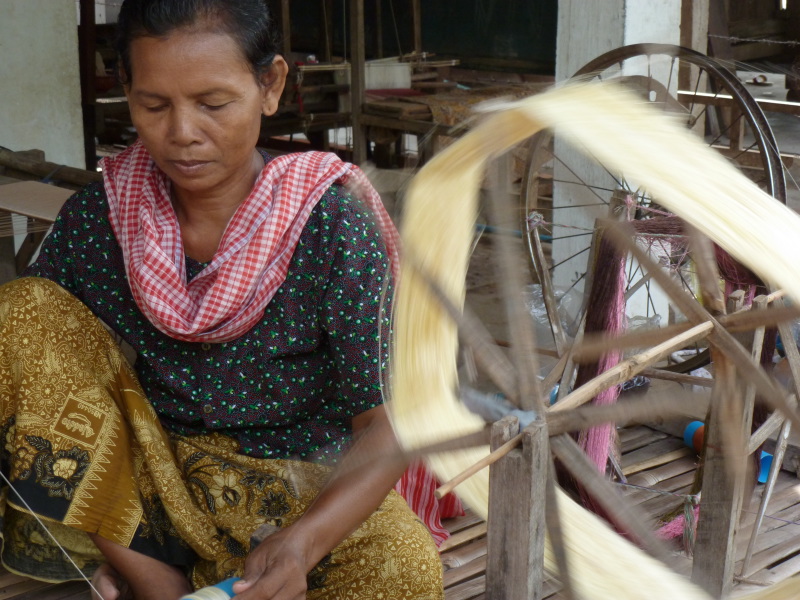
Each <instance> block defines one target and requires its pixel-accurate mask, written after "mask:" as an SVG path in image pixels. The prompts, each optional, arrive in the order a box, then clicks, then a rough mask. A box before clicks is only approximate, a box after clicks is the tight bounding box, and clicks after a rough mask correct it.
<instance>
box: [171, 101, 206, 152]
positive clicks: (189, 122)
mask: <svg viewBox="0 0 800 600" xmlns="http://www.w3.org/2000/svg"><path fill="white" fill-rule="evenodd" d="M170 117H171V118H170V130H169V134H170V138H171V139H172V141H173V142H175V143H176V144H179V145H182V146H187V145H189V144H192V143H195V142H199V141H200V140H201V137H202V136H201V135H200V127H199V125H198V122H197V115H195V114H194V111H192V110H191V109H188V108H177V107H176V108H174V109H173V110H172V114H171V116H170Z"/></svg>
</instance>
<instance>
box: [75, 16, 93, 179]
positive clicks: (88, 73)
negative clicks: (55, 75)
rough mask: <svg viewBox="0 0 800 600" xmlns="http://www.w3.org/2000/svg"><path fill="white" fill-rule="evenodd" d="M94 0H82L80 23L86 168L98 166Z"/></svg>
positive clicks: (79, 43)
mask: <svg viewBox="0 0 800 600" xmlns="http://www.w3.org/2000/svg"><path fill="white" fill-rule="evenodd" d="M94 4H95V1H94V0H80V19H81V22H80V24H79V25H78V55H79V65H80V77H81V107H82V108H83V150H84V154H85V160H86V168H87V169H89V170H90V171H93V170H94V169H95V167H96V166H97V155H96V150H95V145H94V137H95V133H96V131H97V122H96V120H95V119H96V106H95V103H96V97H95V96H96V92H95V68H96V67H95V50H96V44H95V18H94V9H95V6H94Z"/></svg>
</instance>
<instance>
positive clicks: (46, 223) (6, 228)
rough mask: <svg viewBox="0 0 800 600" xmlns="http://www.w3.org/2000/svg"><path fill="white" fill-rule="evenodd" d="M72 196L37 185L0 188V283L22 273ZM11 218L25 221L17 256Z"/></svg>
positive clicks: (19, 184)
mask: <svg viewBox="0 0 800 600" xmlns="http://www.w3.org/2000/svg"><path fill="white" fill-rule="evenodd" d="M73 193H74V192H73V191H72V190H68V189H64V188H60V187H56V186H54V185H47V184H45V183H40V182H38V181H17V182H15V183H6V184H5V185H0V283H5V282H6V281H10V280H12V279H15V278H16V277H17V275H18V274H19V273H21V272H22V271H23V269H25V267H26V266H27V265H28V263H29V262H30V260H31V258H32V257H33V255H34V254H35V252H36V250H37V249H38V248H39V245H40V244H41V243H42V240H43V239H44V237H45V234H46V232H47V230H48V229H49V228H50V225H52V224H53V221H55V220H56V216H58V211H59V210H61V206H62V205H63V204H64V202H65V201H66V200H67V198H69V197H70V196H71V195H72V194H73ZM14 215H20V216H23V217H26V218H27V227H26V235H25V239H24V240H23V242H22V244H21V246H20V248H19V250H18V251H17V252H15V251H14V234H15V231H14V226H13V221H12V219H13V216H14Z"/></svg>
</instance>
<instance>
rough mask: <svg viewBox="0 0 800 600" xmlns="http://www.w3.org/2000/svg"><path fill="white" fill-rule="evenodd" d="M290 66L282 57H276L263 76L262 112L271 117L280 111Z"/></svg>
mask: <svg viewBox="0 0 800 600" xmlns="http://www.w3.org/2000/svg"><path fill="white" fill-rule="evenodd" d="M288 73H289V65H287V64H286V61H285V60H284V58H283V57H282V56H276V57H275V59H274V60H273V61H272V65H270V67H269V69H267V70H266V71H265V72H264V73H262V74H261V112H262V113H263V114H264V115H265V116H267V117H269V116H271V115H274V114H275V112H276V111H277V110H278V105H279V103H280V100H281V94H282V93H283V87H284V85H286V75H287V74H288Z"/></svg>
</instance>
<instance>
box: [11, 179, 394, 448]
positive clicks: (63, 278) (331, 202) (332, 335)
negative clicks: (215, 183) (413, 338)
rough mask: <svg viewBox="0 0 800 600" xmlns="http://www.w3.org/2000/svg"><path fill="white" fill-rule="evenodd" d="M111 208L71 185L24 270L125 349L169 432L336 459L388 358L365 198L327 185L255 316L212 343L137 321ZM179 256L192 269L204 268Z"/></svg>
mask: <svg viewBox="0 0 800 600" xmlns="http://www.w3.org/2000/svg"><path fill="white" fill-rule="evenodd" d="M108 210H109V208H108V202H107V200H106V196H105V191H104V189H103V186H102V185H101V184H90V185H89V186H87V187H86V188H85V189H84V190H82V191H81V192H78V193H76V194H75V195H73V196H72V197H71V198H70V199H69V200H68V201H67V202H66V204H65V205H64V207H63V209H62V210H61V212H60V214H59V217H58V219H57V220H56V222H55V224H54V226H53V231H52V233H51V234H50V235H49V236H48V238H47V239H46V240H45V242H44V245H43V247H42V251H41V253H40V254H39V257H38V258H37V260H36V262H35V263H34V264H33V265H31V267H29V268H28V269H27V271H26V272H25V275H29V276H39V277H45V278H47V279H51V280H53V281H55V282H57V283H58V284H60V285H61V286H62V287H64V288H66V289H67V290H69V291H70V292H71V293H72V294H74V295H75V296H77V297H78V298H79V299H80V300H81V301H82V302H83V303H84V304H86V305H87V306H88V307H89V308H90V309H91V310H92V311H93V312H94V313H95V314H96V315H97V316H98V317H99V318H100V319H102V320H103V321H104V322H105V323H106V324H107V325H108V326H110V327H111V329H113V330H114V331H115V332H116V333H117V334H118V335H119V336H121V337H122V338H123V339H124V340H125V341H126V342H127V343H128V344H130V345H131V346H132V347H133V349H134V350H135V351H136V354H137V357H136V362H135V369H136V371H137V374H138V376H139V381H140V382H141V384H142V387H143V389H144V391H145V393H146V394H147V396H148V398H149V399H150V402H151V403H152V405H153V407H154V408H155V410H156V412H157V413H158V415H159V418H160V419H161V422H162V424H163V425H164V426H165V427H166V428H167V429H168V430H169V431H172V432H174V433H177V434H180V435H192V434H197V433H208V432H220V433H223V434H225V435H228V436H231V437H233V438H235V439H237V440H238V441H239V443H240V444H241V451H242V452H243V453H244V454H249V455H252V456H258V457H267V458H296V459H302V460H320V461H334V460H335V457H336V455H337V454H338V453H340V452H341V451H342V450H343V449H344V448H345V447H346V445H347V443H348V441H349V440H350V436H351V426H350V422H351V419H352V417H353V416H354V415H357V414H359V413H361V412H363V411H365V410H368V409H370V408H373V407H375V406H377V405H379V404H380V403H381V402H382V397H381V378H382V376H383V374H384V369H385V366H386V362H387V356H388V341H387V339H386V334H387V333H388V331H389V318H388V314H389V310H390V306H389V303H390V299H391V281H390V279H391V277H390V268H389V260H388V257H387V253H386V250H385V247H384V244H383V242H382V240H381V235H380V231H379V228H378V227H377V225H376V224H375V223H374V221H373V219H372V217H371V215H370V214H369V213H368V212H367V211H366V209H365V208H364V207H363V206H362V205H361V203H360V202H359V201H358V200H357V199H355V198H353V197H352V196H350V194H349V193H347V192H345V191H344V190H343V188H341V187H340V186H338V185H334V186H332V187H331V188H330V189H329V190H328V191H327V192H326V193H325V194H324V195H323V197H322V198H321V199H320V201H319V203H318V204H317V205H316V207H315V208H314V210H313V211H312V213H311V215H310V217H309V219H308V222H307V223H306V225H305V229H304V230H303V232H302V234H301V237H300V240H299V242H298V244H297V247H296V249H295V251H294V255H293V258H292V261H291V264H290V266H289V271H288V273H287V276H286V280H285V281H284V283H283V285H282V286H281V287H280V288H279V290H278V292H277V293H276V295H275V297H274V298H273V299H272V301H271V302H270V303H269V304H268V305H267V307H266V309H265V311H264V316H263V318H262V319H261V321H260V322H259V323H258V324H256V325H255V326H254V327H253V328H252V329H251V330H250V331H249V332H248V333H247V334H245V335H243V336H242V337H241V338H239V339H236V340H234V341H230V342H226V343H219V344H207V343H193V342H183V341H179V340H175V339H173V338H170V337H169V336H167V335H165V334H163V333H161V332H160V331H158V330H157V329H156V328H155V327H154V326H153V325H152V324H151V323H150V322H149V321H148V320H147V319H146V318H145V317H144V315H143V314H142V313H141V311H140V310H139V308H138V307H137V305H136V303H135V302H134V300H133V297H132V295H131V292H130V289H129V286H128V280H127V277H126V274H125V266H124V262H123V258H122V251H121V249H120V246H119V244H118V243H117V240H116V237H115V236H114V233H113V230H112V228H111V225H110V223H109V220H108ZM186 262H187V272H188V277H189V278H190V279H191V278H192V277H195V276H196V275H197V274H198V273H199V272H200V271H201V270H202V269H203V267H204V265H203V264H201V263H198V262H196V261H194V260H192V259H190V258H187V259H186ZM384 299H385V301H384ZM379 345H380V350H379Z"/></svg>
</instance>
